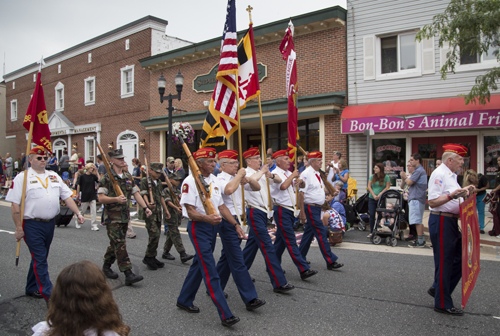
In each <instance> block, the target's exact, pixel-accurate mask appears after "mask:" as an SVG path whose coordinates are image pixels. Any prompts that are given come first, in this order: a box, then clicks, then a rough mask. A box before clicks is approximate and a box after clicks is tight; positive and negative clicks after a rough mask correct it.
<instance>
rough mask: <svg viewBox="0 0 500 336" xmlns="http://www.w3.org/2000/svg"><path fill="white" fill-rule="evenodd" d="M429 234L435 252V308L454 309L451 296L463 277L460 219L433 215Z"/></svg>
mask: <svg viewBox="0 0 500 336" xmlns="http://www.w3.org/2000/svg"><path fill="white" fill-rule="evenodd" d="M429 234H430V236H431V242H432V249H433V250H434V268H435V271H434V285H433V286H434V288H435V289H436V294H435V296H434V306H435V307H436V308H446V309H448V308H452V307H453V300H452V298H451V294H452V293H453V290H454V289H455V287H456V286H457V284H458V282H459V281H460V278H461V277H462V234H461V233H460V230H459V228H458V219H457V218H452V217H444V216H439V215H434V214H431V215H430V216H429Z"/></svg>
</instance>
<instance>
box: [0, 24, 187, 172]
mask: <svg viewBox="0 0 500 336" xmlns="http://www.w3.org/2000/svg"><path fill="white" fill-rule="evenodd" d="M166 25H167V21H165V20H161V19H158V18H155V17H152V16H147V17H144V18H142V19H140V20H137V21H134V22H131V23H129V24H127V25H125V26H122V27H120V28H117V29H115V30H113V31H110V32H108V33H105V34H103V35H100V36H97V37H95V38H93V39H91V40H88V41H85V42H83V43H81V44H78V45H76V46H74V47H71V48H69V49H67V50H64V51H62V52H60V53H58V54H55V55H53V56H50V57H48V58H45V63H46V65H45V66H44V67H43V69H42V84H43V88H44V94H45V103H46V107H47V111H48V114H49V127H50V130H51V133H52V134H51V140H52V147H53V148H54V150H55V152H56V153H57V155H58V157H59V156H60V155H62V151H63V149H64V148H68V149H69V148H76V150H77V152H78V153H82V155H83V157H84V158H85V160H89V159H90V160H94V159H95V155H96V154H98V152H97V151H96V145H95V142H94V137H96V138H97V140H98V141H99V142H100V143H101V144H102V146H103V148H105V149H107V148H111V147H113V148H119V147H121V148H123V149H124V151H125V152H126V153H127V161H129V165H130V167H131V163H130V160H131V159H132V158H133V157H138V156H139V155H141V154H142V153H140V152H139V141H142V140H145V141H146V144H149V143H151V142H152V139H151V138H152V137H154V136H153V135H152V134H151V133H148V132H146V131H145V130H144V128H143V127H141V125H140V120H144V119H145V118H148V117H149V105H150V95H149V94H148V88H149V83H150V73H149V71H144V70H142V69H141V67H140V64H139V62H138V60H139V59H141V58H144V57H149V56H152V55H155V54H157V53H162V52H164V51H166V50H170V49H174V48H178V47H180V46H185V45H189V44H191V43H190V42H187V41H183V40H180V39H176V38H172V37H169V36H166V35H165V34H164V32H165V26H166ZM37 71H38V65H37V64H36V63H34V64H31V65H28V66H26V67H24V68H21V69H18V70H16V71H14V72H11V73H9V74H6V75H5V76H4V79H5V82H6V86H7V118H6V134H7V136H8V137H11V138H12V137H15V139H16V156H18V155H20V153H21V152H25V151H26V141H27V131H26V129H25V128H24V127H23V125H22V122H23V118H24V115H25V113H26V110H27V108H28V105H29V102H30V99H31V95H32V93H33V90H34V86H35V78H36V73H37ZM146 150H147V151H149V150H151V148H150V146H148V145H146ZM13 156H14V155H13Z"/></svg>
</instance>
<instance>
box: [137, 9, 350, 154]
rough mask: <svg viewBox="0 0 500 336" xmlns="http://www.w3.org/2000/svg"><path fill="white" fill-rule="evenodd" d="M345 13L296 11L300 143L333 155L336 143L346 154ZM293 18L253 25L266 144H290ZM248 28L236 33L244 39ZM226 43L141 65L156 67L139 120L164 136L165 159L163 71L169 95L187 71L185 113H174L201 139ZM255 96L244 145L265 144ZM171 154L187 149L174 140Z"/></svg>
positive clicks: (233, 144) (246, 113)
mask: <svg viewBox="0 0 500 336" xmlns="http://www.w3.org/2000/svg"><path fill="white" fill-rule="evenodd" d="M345 19H346V10H345V9H343V8H341V7H339V6H336V7H331V8H326V9H323V10H319V11H316V12H311V13H306V14H303V15H299V16H296V17H292V18H291V20H292V21H293V24H294V25H295V34H294V43H295V48H296V52H297V72H298V85H299V98H298V106H299V112H298V119H299V134H300V138H301V139H300V143H301V146H302V147H303V148H305V149H306V150H309V151H312V150H321V151H323V152H324V153H326V155H327V158H328V159H330V157H331V154H330V153H331V152H332V151H333V150H340V151H341V152H342V153H344V154H346V153H347V146H346V136H345V135H341V134H340V114H341V111H342V109H343V106H344V101H345V96H346V85H347V81H346V73H347V69H346V64H347V63H346V36H345ZM289 20H290V19H288V18H287V19H283V20H280V21H276V22H271V23H268V24H265V25H261V26H257V27H254V37H255V45H256V46H255V48H256V57H257V62H258V63H260V64H261V66H260V69H259V78H261V81H260V89H261V100H262V110H263V119H264V124H265V125H266V138H267V144H266V147H268V148H269V147H271V148H273V149H274V150H277V149H282V148H286V143H287V99H286V89H285V85H286V83H285V65H286V64H285V61H284V60H283V59H282V57H281V53H280V52H279V45H280V43H281V40H282V38H283V35H284V32H285V29H286V28H287V26H288V22H289ZM245 33H246V31H241V32H238V38H242V37H243V36H244V34H245ZM220 43H221V37H220V36H217V37H215V38H213V39H210V40H207V41H203V42H200V43H195V44H193V45H189V46H186V47H182V48H179V49H176V50H174V51H167V52H165V53H162V54H158V55H154V56H151V57H147V58H144V59H141V60H140V63H141V66H142V67H143V69H145V70H149V71H150V72H151V76H150V87H149V92H150V95H151V97H150V98H151V111H150V113H151V114H150V117H149V118H148V119H145V120H143V121H142V122H141V124H142V125H143V126H144V127H145V129H146V130H147V131H148V132H149V133H152V134H154V135H155V136H154V137H155V138H156V139H158V141H159V148H160V151H159V155H160V157H159V159H161V160H162V161H163V160H165V159H166V156H167V153H166V152H167V146H166V142H167V131H168V116H167V112H166V109H165V108H166V105H165V104H163V105H162V104H160V99H159V94H158V87H157V80H158V78H159V77H160V75H161V74H163V76H164V77H165V79H166V80H167V86H166V90H165V94H168V93H172V94H175V93H176V89H175V85H174V77H175V75H176V74H177V72H178V71H179V70H180V71H181V73H182V75H183V76H184V89H183V91H182V100H181V101H177V100H175V101H174V102H173V104H174V107H175V108H176V109H178V110H180V111H181V112H179V113H174V115H173V121H174V122H176V121H187V122H189V123H190V124H191V125H192V126H193V128H194V129H195V130H197V131H196V139H199V133H200V130H201V127H202V125H203V121H204V120H205V117H206V114H207V111H208V110H207V109H208V107H207V106H206V105H207V103H208V102H209V101H210V98H211V96H212V91H213V89H214V86H215V74H216V66H217V64H218V62H219V58H220V54H219V53H220ZM205 83H209V84H208V85H206V84H205ZM257 101H258V100H257V99H255V100H254V101H253V102H252V103H249V104H247V107H246V108H245V109H243V110H241V119H242V147H243V150H245V149H247V148H249V147H251V146H260V143H261V129H260V123H259V109H258V103H257ZM227 147H228V148H234V149H238V136H237V133H235V134H233V136H231V138H230V139H229V140H228V141H227ZM192 148H193V149H195V148H196V145H192ZM218 150H219V149H218ZM173 155H174V156H182V153H181V150H180V149H179V148H178V147H177V146H173Z"/></svg>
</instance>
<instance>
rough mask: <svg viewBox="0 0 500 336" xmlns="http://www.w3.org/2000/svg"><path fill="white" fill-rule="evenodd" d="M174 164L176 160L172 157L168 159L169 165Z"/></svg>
mask: <svg viewBox="0 0 500 336" xmlns="http://www.w3.org/2000/svg"><path fill="white" fill-rule="evenodd" d="M172 162H175V159H174V158H173V157H172V156H169V157H168V158H167V163H172Z"/></svg>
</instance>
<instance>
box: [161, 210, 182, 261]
mask: <svg viewBox="0 0 500 336" xmlns="http://www.w3.org/2000/svg"><path fill="white" fill-rule="evenodd" d="M170 214H172V217H171V218H170V219H165V220H164V222H165V224H167V228H168V231H167V240H165V245H163V250H164V251H165V252H170V249H171V248H172V245H174V246H175V249H176V250H177V252H178V253H179V254H180V253H184V252H186V249H185V248H184V245H183V244H182V238H181V233H180V232H179V225H180V223H181V216H179V215H178V214H175V212H173V211H172V212H170Z"/></svg>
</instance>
